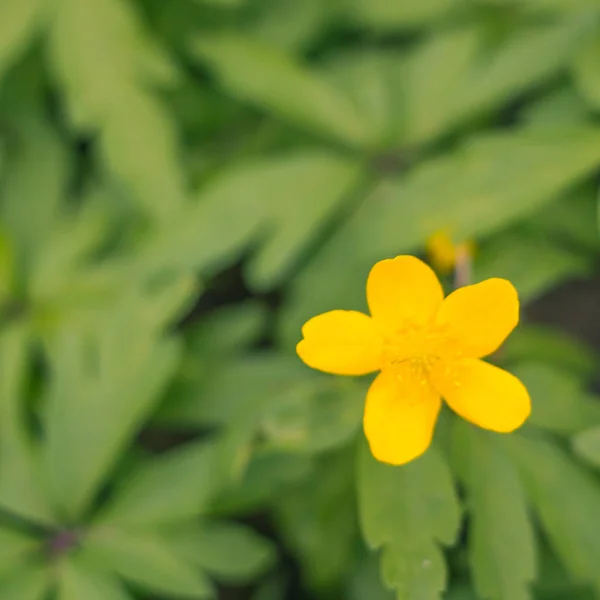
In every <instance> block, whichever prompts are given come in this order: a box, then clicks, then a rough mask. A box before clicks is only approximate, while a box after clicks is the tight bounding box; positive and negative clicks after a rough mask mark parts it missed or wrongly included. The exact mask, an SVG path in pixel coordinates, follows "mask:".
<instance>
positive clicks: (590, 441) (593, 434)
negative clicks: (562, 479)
mask: <svg viewBox="0 0 600 600" xmlns="http://www.w3.org/2000/svg"><path fill="white" fill-rule="evenodd" d="M573 450H574V452H575V453H576V454H577V455H578V456H579V457H580V458H581V459H583V460H585V461H586V462H587V463H589V464H590V465H592V466H594V467H597V468H600V425H596V426H595V427H590V428H589V429H585V430H583V431H581V432H580V433H578V434H577V435H575V436H574V437H573Z"/></svg>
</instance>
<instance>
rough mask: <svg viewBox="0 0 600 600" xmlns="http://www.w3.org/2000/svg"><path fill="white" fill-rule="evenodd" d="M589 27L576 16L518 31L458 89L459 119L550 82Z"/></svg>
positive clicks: (478, 64) (473, 71) (457, 114)
mask: <svg viewBox="0 0 600 600" xmlns="http://www.w3.org/2000/svg"><path fill="white" fill-rule="evenodd" d="M588 26H589V25H588V23H587V22H586V20H585V19H582V18H580V15H576V16H575V17H574V18H572V19H568V18H565V19H564V20H563V22H561V23H559V24H551V25H536V26H533V27H524V28H515V32H514V34H513V35H512V36H510V37H509V38H508V40H507V41H505V42H504V43H503V44H502V45H500V46H499V47H498V49H497V50H495V51H493V52H491V53H490V54H489V55H488V56H485V54H484V58H483V60H480V61H478V63H477V64H475V65H474V68H473V70H472V72H471V76H470V78H469V80H468V81H465V82H464V85H462V86H461V87H460V90H459V91H460V94H459V95H458V97H457V100H456V116H457V118H458V117H459V116H460V117H466V116H469V115H472V114H473V113H475V112H480V111H482V110H488V109H491V108H496V107H497V106H498V105H499V104H501V103H503V102H506V100H508V99H510V98H511V97H514V96H515V95H516V94H518V93H520V92H523V91H525V90H527V89H529V88H531V87H532V86H533V85H540V84H541V83H543V82H544V81H546V80H548V79H549V78H550V77H552V76H553V75H555V74H556V73H557V72H558V71H559V70H560V69H561V68H562V67H564V66H565V65H566V64H567V62H568V60H569V59H570V58H571V55H572V54H573V53H574V51H575V49H576V48H577V47H578V45H579V43H580V39H581V36H582V35H583V34H584V33H585V31H586V29H587V28H588Z"/></svg>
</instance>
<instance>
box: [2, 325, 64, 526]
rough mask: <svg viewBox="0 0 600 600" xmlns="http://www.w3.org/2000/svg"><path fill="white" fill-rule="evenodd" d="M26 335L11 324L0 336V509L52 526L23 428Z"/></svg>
mask: <svg viewBox="0 0 600 600" xmlns="http://www.w3.org/2000/svg"><path fill="white" fill-rule="evenodd" d="M29 353H30V332H29V330H28V327H27V326H25V325H13V326H11V327H10V328H8V329H5V330H4V331H3V332H2V335H0V506H1V507H2V508H4V509H5V510H8V511H10V512H12V513H14V514H16V515H20V516H21V517H24V518H28V519H31V520H33V521H37V522H39V523H43V524H54V515H53V512H52V510H51V508H50V507H49V505H48V503H47V500H46V498H45V494H44V490H43V489H42V487H41V485H40V481H41V477H40V470H39V464H38V454H37V448H35V447H34V445H33V443H32V441H31V440H30V438H29V435H28V432H27V431H26V429H25V424H24V415H23V414H22V411H23V409H24V406H23V398H22V391H23V385H24V382H25V376H26V374H27V369H28V367H29V365H28V363H29Z"/></svg>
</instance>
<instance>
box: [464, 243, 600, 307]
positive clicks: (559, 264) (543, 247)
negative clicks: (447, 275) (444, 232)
mask: <svg viewBox="0 0 600 600" xmlns="http://www.w3.org/2000/svg"><path fill="white" fill-rule="evenodd" d="M523 256H527V261H523V260H522V258H523ZM592 269H593V264H592V260H590V257H589V256H586V255H585V254H584V253H582V252H577V251H574V250H573V249H571V248H568V247H562V246H560V245H558V244H556V242H554V241H552V240H548V239H544V238H540V237H539V236H537V237H535V236H529V235H523V234H519V233H516V232H514V233H507V234H504V235H501V236H499V237H498V238H497V239H495V240H493V241H491V242H489V243H488V244H486V245H484V246H483V247H482V249H481V251H480V252H478V254H477V259H476V260H475V264H474V269H473V278H474V280H475V281H482V280H483V279H487V278H488V277H504V278H505V279H508V280H510V281H511V282H512V283H513V284H514V286H515V287H516V288H517V291H518V292H519V298H520V300H521V302H524V303H525V302H531V301H533V300H535V299H536V298H538V297H539V296H541V295H542V294H544V293H545V292H547V291H549V290H550V289H552V288H554V287H555V286H557V285H558V284H560V283H561V281H564V280H566V279H572V278H577V277H582V276H585V275H588V274H590V273H591V272H592Z"/></svg>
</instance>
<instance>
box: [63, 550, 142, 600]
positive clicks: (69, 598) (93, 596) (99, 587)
mask: <svg viewBox="0 0 600 600" xmlns="http://www.w3.org/2000/svg"><path fill="white" fill-rule="evenodd" d="M83 598H85V600H131V598H132V597H131V596H130V594H129V593H128V592H127V590H126V589H125V588H124V586H123V584H121V583H120V582H119V581H118V579H117V578H116V577H115V576H114V575H112V574H109V573H104V572H102V571H100V570H99V569H98V568H97V567H96V565H95V564H94V563H93V562H90V561H86V560H85V558H84V557H83V556H81V554H78V555H76V556H69V557H67V558H66V559H64V560H62V561H61V562H60V563H59V568H58V596H57V600H82V599H83Z"/></svg>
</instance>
